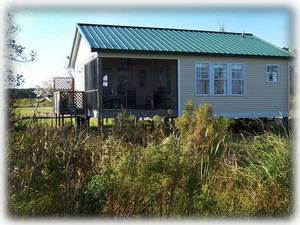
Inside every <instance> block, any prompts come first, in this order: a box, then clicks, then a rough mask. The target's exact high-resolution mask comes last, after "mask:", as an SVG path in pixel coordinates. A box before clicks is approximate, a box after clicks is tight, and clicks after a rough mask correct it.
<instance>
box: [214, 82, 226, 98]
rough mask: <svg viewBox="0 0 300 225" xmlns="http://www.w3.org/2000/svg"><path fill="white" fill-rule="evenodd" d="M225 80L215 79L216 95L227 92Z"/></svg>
mask: <svg viewBox="0 0 300 225" xmlns="http://www.w3.org/2000/svg"><path fill="white" fill-rule="evenodd" d="M224 84H225V81H224V80H215V85H214V86H215V94H216V95H222V94H225V89H224V86H225V85H224Z"/></svg>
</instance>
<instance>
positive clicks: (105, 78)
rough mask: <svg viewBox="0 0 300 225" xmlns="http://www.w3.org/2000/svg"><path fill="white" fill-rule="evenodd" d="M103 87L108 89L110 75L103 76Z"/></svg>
mask: <svg viewBox="0 0 300 225" xmlns="http://www.w3.org/2000/svg"><path fill="white" fill-rule="evenodd" d="M103 87H108V75H104V76H103Z"/></svg>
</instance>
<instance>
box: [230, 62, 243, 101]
mask: <svg viewBox="0 0 300 225" xmlns="http://www.w3.org/2000/svg"><path fill="white" fill-rule="evenodd" d="M233 65H241V66H243V75H244V76H243V87H244V88H243V93H242V94H233V93H232V81H233V79H232V66H233ZM229 67H230V68H229V76H228V95H229V96H244V95H245V87H246V81H245V80H246V69H245V67H246V66H245V63H229ZM234 80H240V79H234Z"/></svg>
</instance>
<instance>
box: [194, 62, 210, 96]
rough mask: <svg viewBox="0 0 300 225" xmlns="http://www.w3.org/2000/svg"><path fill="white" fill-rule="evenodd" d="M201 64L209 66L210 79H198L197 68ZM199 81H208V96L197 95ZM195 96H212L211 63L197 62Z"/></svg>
mask: <svg viewBox="0 0 300 225" xmlns="http://www.w3.org/2000/svg"><path fill="white" fill-rule="evenodd" d="M200 64H208V79H201V78H197V67H198V66H199V65H200ZM198 80H208V93H207V94H198V93H197V81H198ZM194 83H195V96H210V95H211V83H212V82H211V63H210V62H196V63H195V80H194Z"/></svg>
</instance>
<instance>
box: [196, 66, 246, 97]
mask: <svg viewBox="0 0 300 225" xmlns="http://www.w3.org/2000/svg"><path fill="white" fill-rule="evenodd" d="M199 64H208V65H209V94H198V93H197V87H196V86H197V84H196V81H197V80H199V78H197V74H196V68H197V66H198V65H199ZM215 64H224V65H226V73H225V82H224V90H225V93H224V94H215V90H214V85H215V79H214V78H215V77H214V65H215ZM232 65H242V66H243V73H244V79H243V81H244V82H243V85H244V90H243V93H242V94H232V69H231V68H232ZM194 69H195V71H194V76H195V77H194V94H195V96H196V97H197V96H245V93H246V64H245V63H238V62H237V63H236V62H208V61H195V67H194ZM201 80H203V79H201Z"/></svg>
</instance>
